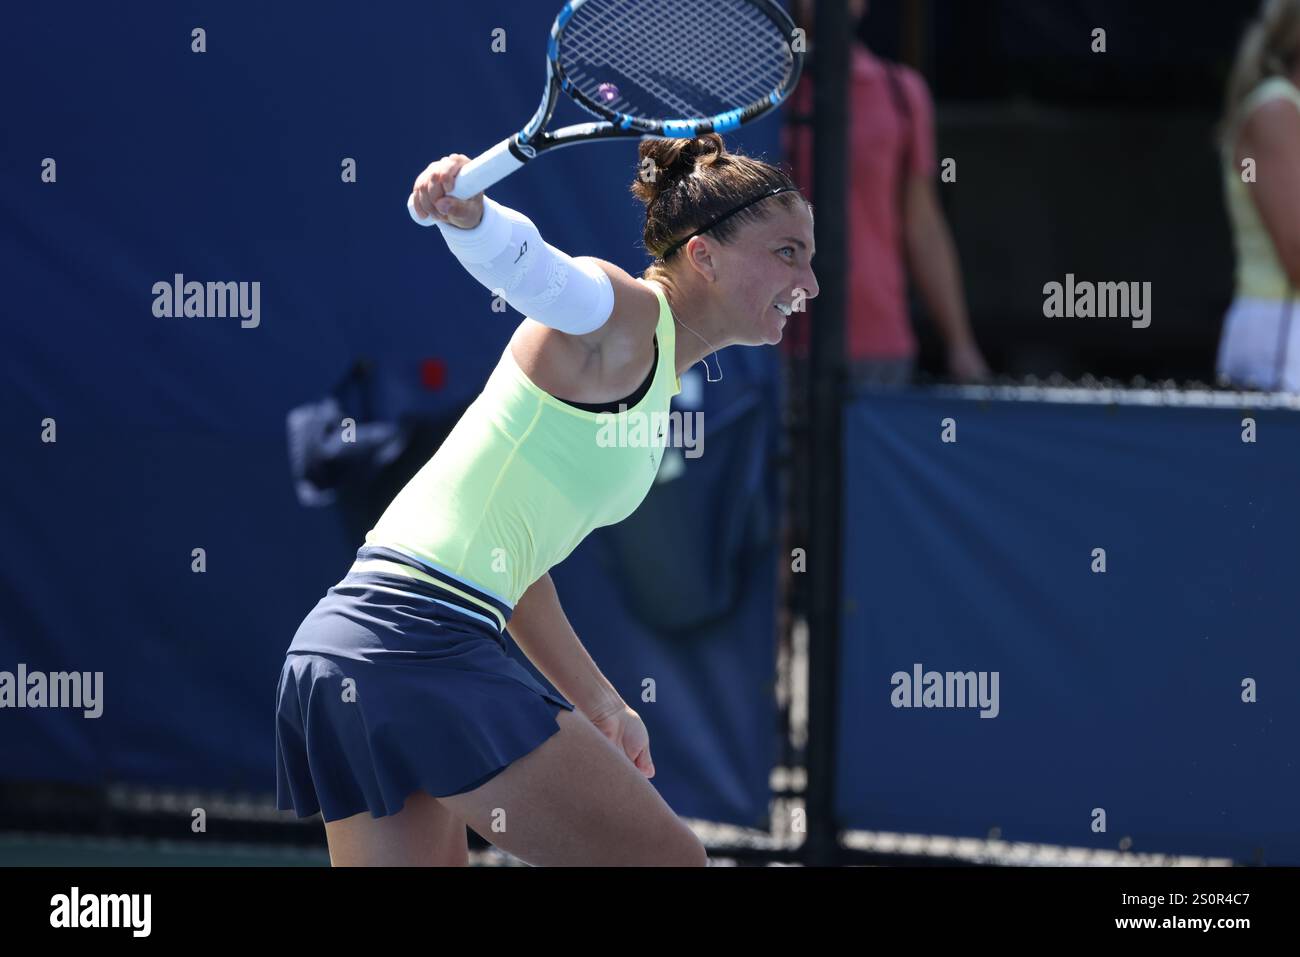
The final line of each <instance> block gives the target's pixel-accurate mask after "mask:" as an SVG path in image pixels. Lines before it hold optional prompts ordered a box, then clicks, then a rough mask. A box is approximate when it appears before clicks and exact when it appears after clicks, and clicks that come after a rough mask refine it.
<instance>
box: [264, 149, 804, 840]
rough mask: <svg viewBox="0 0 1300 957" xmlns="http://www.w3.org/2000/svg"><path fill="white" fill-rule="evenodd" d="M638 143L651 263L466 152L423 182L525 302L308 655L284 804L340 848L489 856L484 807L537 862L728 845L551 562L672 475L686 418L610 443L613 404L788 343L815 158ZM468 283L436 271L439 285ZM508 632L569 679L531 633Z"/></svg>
mask: <svg viewBox="0 0 1300 957" xmlns="http://www.w3.org/2000/svg"><path fill="white" fill-rule="evenodd" d="M639 153H640V158H641V160H642V163H641V164H639V165H638V176H637V178H636V181H635V182H634V184H633V186H632V191H633V193H634V194H635V195H636V196H637V197H638V198H639V199H641V200H642V202H643V203H644V204H645V207H646V222H645V228H644V232H643V240H644V242H645V246H646V249H647V250H649V251H650V252H651V253H652V254H654V255H655V256H656V257H657V258H656V260H655V261H654V262H653V263H652V264H651V265H650V267H649V268H648V269H646V270H645V273H644V275H642V276H640V277H632V276H630V275H628V274H627V273H626V272H624V271H623V270H622V269H620V268H619V267H617V266H615V265H613V264H611V263H608V262H605V261H603V260H599V259H594V258H591V257H585V256H584V257H578V258H573V257H570V256H569V255H567V254H566V253H564V252H562V251H561V250H558V249H556V248H554V247H553V246H551V245H549V244H548V243H546V242H545V241H544V240H543V239H542V237H541V236H540V235H539V234H538V230H537V227H536V226H535V225H534V224H533V223H532V221H531V220H529V219H528V218H527V217H526V216H524V215H522V214H520V213H517V212H515V211H514V210H511V209H508V208H506V207H504V206H502V205H500V204H499V203H496V202H495V201H493V200H492V199H490V198H489V197H487V196H485V195H483V194H482V193H480V194H478V195H477V196H475V197H473V198H471V199H466V200H459V199H454V198H452V197H451V196H449V195H447V193H448V192H449V191H450V190H452V189H453V188H454V185H455V180H456V174H457V172H458V171H459V169H460V168H461V167H462V166H463V165H464V163H465V162H467V161H468V157H467V156H465V155H463V154H459V153H458V154H455V155H453V156H448V157H443V159H441V160H439V161H438V162H436V163H433V164H431V165H430V166H429V167H428V169H426V170H425V171H424V172H423V173H422V174H421V175H420V177H419V178H418V179H417V180H416V182H415V185H414V188H413V190H412V198H411V201H412V204H413V206H414V208H415V209H416V211H417V212H418V213H419V214H420V215H421V216H422V217H424V218H428V217H430V216H432V217H433V218H434V219H435V220H436V221H437V224H438V227H439V230H440V231H441V233H442V236H443V238H444V239H445V240H446V243H447V246H448V248H449V249H450V251H451V252H452V253H453V255H454V256H455V257H456V258H457V259H458V260H459V261H460V263H461V264H462V265H463V266H464V267H465V269H466V271H468V272H469V273H470V274H471V275H472V276H473V277H474V278H475V279H477V280H478V281H479V282H481V283H482V284H483V285H484V286H485V287H486V288H487V289H489V290H491V291H492V294H493V295H498V296H502V297H503V298H504V299H505V300H506V301H507V302H508V303H509V304H510V305H511V306H513V307H514V308H515V309H517V310H518V311H519V312H521V313H523V314H524V315H525V316H526V318H525V319H524V321H523V322H522V323H520V325H519V327H518V328H517V329H516V330H515V333H514V336H513V338H512V339H511V341H510V343H509V344H508V345H507V347H506V349H505V350H504V351H503V352H502V354H501V358H500V360H499V362H498V363H497V366H496V368H495V369H494V370H493V372H492V374H491V376H490V377H489V378H488V381H487V384H486V385H485V386H484V388H483V391H482V393H481V394H480V395H479V396H478V397H477V398H476V399H475V400H474V402H473V403H471V405H470V407H469V408H468V409H467V410H466V412H465V414H464V416H463V417H462V418H461V419H460V421H459V422H458V423H457V424H456V426H455V428H454V429H453V430H452V432H451V433H450V434H449V435H448V437H447V439H446V440H445V441H444V442H443V444H442V445H441V447H439V449H438V451H437V452H436V453H435V454H434V456H433V457H432V458H431V459H430V460H429V461H428V462H427V463H426V464H425V465H424V467H423V468H422V469H421V470H420V471H419V472H418V473H417V474H416V475H415V476H414V477H413V478H412V479H411V481H410V482H409V483H408V484H407V485H406V487H405V488H404V489H403V490H402V491H401V492H400V493H399V494H398V495H397V497H396V498H395V499H394V500H393V501H392V503H391V504H390V505H389V507H388V509H387V510H386V511H385V512H384V514H383V515H382V516H381V517H380V518H379V520H378V522H377V523H376V525H375V527H374V528H373V529H371V530H370V532H369V533H368V534H367V536H366V541H365V545H364V546H362V547H361V548H360V550H359V551H358V552H357V556H356V561H355V563H354V564H353V565H352V568H351V569H350V570H349V572H348V574H347V576H346V577H345V578H344V579H343V580H342V581H340V582H339V583H338V584H336V585H335V586H334V587H332V588H331V589H330V590H329V591H328V592H327V594H326V596H325V597H324V598H323V599H322V600H321V601H320V602H319V603H318V604H317V606H316V607H315V608H314V609H313V610H312V612H311V613H310V614H309V615H308V616H307V617H306V619H304V621H303V622H302V624H301V625H300V626H299V628H298V631H297V633H296V634H295V636H294V639H293V641H292V643H291V644H290V646H289V649H288V652H287V654H286V656H285V662H284V665H283V667H282V669H281V674H280V684H279V689H278V696H277V724H276V729H277V730H276V739H277V802H278V805H277V806H278V807H279V808H280V809H282V810H294V811H295V812H296V813H297V814H298V816H299V817H305V816H307V815H309V814H314V813H316V812H317V811H320V812H321V816H322V818H323V819H324V821H325V831H326V838H327V840H328V843H329V851H330V860H331V862H332V863H333V864H336V865H356V864H382V865H421V864H422V865H439V864H464V863H466V862H467V859H468V850H467V844H466V830H465V829H466V827H467V826H468V827H470V828H473V830H475V831H476V832H477V833H479V834H480V835H482V836H483V838H484V839H485V840H488V841H490V842H492V843H493V844H495V845H496V846H498V847H499V848H501V849H503V850H505V851H507V852H509V853H511V854H513V855H515V856H516V857H518V858H520V859H521V860H523V861H525V862H527V863H530V864H535V865H580V864H581V865H609V864H632V865H697V866H698V865H703V864H706V863H707V861H708V858H707V855H706V853H705V851H704V847H703V845H702V844H701V843H700V841H699V839H698V838H697V837H696V836H695V834H694V833H693V832H692V831H691V829H690V828H689V827H687V826H686V824H685V823H683V822H682V821H681V820H680V819H679V818H678V817H677V816H676V815H675V814H674V813H673V812H672V810H671V808H669V807H668V805H667V803H666V802H665V801H664V800H663V798H662V797H661V796H660V795H659V792H658V791H657V790H655V788H654V786H653V785H651V784H650V782H649V780H647V779H648V778H650V777H652V776H653V775H654V762H653V760H652V759H651V757H650V748H649V737H648V734H647V732H646V728H645V725H644V723H643V722H642V721H641V719H640V717H639V716H638V715H637V714H636V712H635V711H633V710H632V709H631V708H630V707H628V705H627V704H626V703H625V702H624V701H623V699H622V698H621V697H620V695H619V694H618V692H617V690H616V689H615V688H614V686H613V685H612V684H611V683H610V682H609V680H608V679H606V678H605V676H604V675H602V674H601V672H600V669H599V668H597V667H596V664H595V662H594V661H592V659H591V657H590V655H588V654H587V652H586V650H585V649H584V648H583V646H582V643H581V642H580V641H579V639H578V636H577V635H576V634H575V633H574V631H573V628H572V627H571V626H570V625H569V622H568V620H567V619H566V617H565V615H564V611H563V610H562V608H561V607H560V602H559V597H558V596H557V594H556V590H555V586H554V584H553V583H552V581H551V576H550V574H549V571H548V570H549V569H550V568H552V567H554V566H555V565H556V564H558V563H559V562H561V561H562V560H563V559H564V558H565V557H566V556H567V555H569V553H570V552H571V551H572V550H573V549H574V548H575V547H576V546H577V545H578V543H579V542H580V541H581V540H582V539H583V538H584V537H585V536H586V535H587V534H588V533H589V532H591V531H592V530H593V529H594V528H598V527H600V526H603V525H611V524H614V523H616V522H620V521H622V520H623V519H624V518H626V517H627V516H628V515H630V514H631V513H632V512H633V511H634V510H635V509H636V507H637V506H638V505H639V504H640V502H641V501H642V499H644V497H645V495H646V494H647V492H649V490H650V487H651V485H652V483H653V481H654V478H655V475H656V472H657V470H658V466H659V462H660V460H661V458H662V455H663V449H664V441H663V440H664V435H663V434H662V432H657V433H656V430H655V429H653V428H652V429H648V430H647V429H645V428H641V429H638V428H636V426H635V424H633V425H631V426H630V427H629V428H628V429H626V431H624V430H623V429H622V428H619V429H618V430H617V434H618V435H620V436H621V435H626V436H629V437H632V436H637V435H641V436H643V437H644V436H647V435H648V436H649V437H650V438H649V440H648V441H646V442H639V441H633V440H632V438H628V439H627V440H626V441H624V440H622V439H620V443H621V444H619V443H615V444H611V443H609V442H607V441H602V439H601V437H602V434H603V435H605V436H606V437H607V436H608V435H610V434H613V433H614V431H615V430H611V429H610V428H609V424H610V420H614V419H619V418H620V417H631V416H641V415H647V416H649V417H650V420H651V421H652V422H653V421H655V418H654V417H655V416H660V417H662V418H660V419H659V421H663V420H664V419H666V416H667V413H668V409H669V403H670V400H671V399H672V397H673V396H674V395H676V394H677V393H678V392H680V391H681V382H680V379H679V376H680V374H681V372H682V371H683V370H685V369H687V368H689V367H690V366H691V365H692V364H694V363H695V362H697V361H700V360H701V358H702V357H703V356H705V355H706V354H708V353H710V352H714V351H717V350H720V349H723V348H724V347H726V346H729V345H749V346H761V345H772V344H775V343H778V342H780V340H781V335H782V329H783V327H784V326H785V322H786V319H787V318H788V317H789V315H790V313H791V311H792V309H793V308H794V303H795V301H796V300H797V299H800V300H801V299H803V298H812V297H814V296H816V295H817V291H818V289H817V280H816V278H815V277H814V276H813V272H812V266H811V260H812V257H813V255H814V253H815V251H816V250H815V248H814V242H813V220H812V211H811V207H810V206H809V204H808V202H807V201H806V200H805V199H804V198H803V196H802V195H801V194H800V193H799V190H798V188H797V187H796V186H795V184H794V183H793V182H792V181H791V180H790V178H789V177H788V176H787V175H786V174H785V173H784V172H783V171H782V170H780V169H779V168H777V167H775V166H772V165H770V164H768V163H765V162H762V161H760V160H757V159H753V158H750V157H747V156H743V155H740V154H736V153H731V152H728V150H727V149H726V146H725V144H724V143H723V140H722V137H721V136H719V135H718V134H717V133H705V134H702V135H700V136H696V137H693V138H691V139H650V140H645V141H642V143H641V144H640V147H639ZM646 160H650V161H652V162H651V163H650V164H646V163H645V162H644V161H646ZM647 168H650V169H652V170H653V172H654V175H653V176H649V177H646V176H644V172H645V170H646V169H647ZM445 281H446V280H445V278H444V277H442V276H439V275H437V274H431V275H430V278H429V289H430V291H431V292H432V293H433V295H434V296H436V294H437V287H438V286H439V285H440V284H442V283H444V282H445ZM485 311H486V310H485ZM443 321H445V322H448V323H454V322H455V321H456V319H455V318H454V317H446V316H444V317H443ZM465 321H476V320H475V319H474V318H469V319H466V320H465ZM679 327H680V331H679ZM619 397H621V398H619ZM664 600H665V601H672V600H673V596H671V595H665V596H664ZM507 630H508V631H509V633H510V635H511V637H512V638H513V639H514V640H515V642H516V643H517V644H518V645H519V647H520V648H521V649H522V650H523V652H524V654H525V655H527V657H528V658H529V660H530V661H532V663H533V664H535V665H536V666H537V668H538V670H539V671H540V672H541V673H542V674H543V675H545V676H546V678H547V679H549V681H550V682H551V684H552V685H554V687H555V688H556V689H557V690H558V692H559V694H558V695H557V694H552V693H551V692H550V691H549V690H547V689H545V688H543V687H542V686H541V683H540V682H538V681H537V680H536V679H535V678H534V677H533V676H532V675H531V674H530V673H529V672H528V671H527V669H525V668H524V667H522V666H521V665H520V664H519V663H518V662H517V661H515V660H514V659H513V658H511V657H510V656H509V654H508V653H507V645H506V642H505V638H504V633H505V632H506V631H507ZM570 702H572V703H570Z"/></svg>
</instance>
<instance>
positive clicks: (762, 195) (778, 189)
mask: <svg viewBox="0 0 1300 957" xmlns="http://www.w3.org/2000/svg"><path fill="white" fill-rule="evenodd" d="M790 192H796V193H797V192H798V190H797V189H795V188H794V187H793V186H773V187H772V188H771V189H769V190H768V191H767V192H766V193H760V194H759V195H757V196H755V197H754V198H753V199H749V200H746V201H745V202H743V203H741V204H740V205H739V206H737V207H736V208H735V209H729V210H727V211H726V212H725V213H723V214H722V215H721V216H715V217H714V218H713V219H711V220H709V222H708V224H707V225H704V226H701V227H700V228H699V229H697V230H695V232H693V233H691V234H690V235H689V236H683V237H682V238H681V239H679V240H677V242H675V243H673V244H672V245H671V246H669V247H668V248H667V249H665V250H664V254H663V255H662V256H660V257H659V261H660V262H663V261H664V260H665V259H667V258H668V257H669V256H671V255H672V254H673V253H675V252H677V250H678V248H679V247H681V246H682V245H683V244H685V243H687V242H689V241H690V240H691V239H692V238H693V237H695V236H698V235H699V234H700V233H706V232H708V231H709V230H710V229H712V228H713V227H714V226H716V225H718V223H720V222H722V221H723V220H724V219H726V218H727V217H728V216H733V215H735V214H736V213H738V212H740V211H741V210H742V209H746V208H748V207H750V206H753V205H754V204H755V203H757V202H759V201H760V200H764V199H767V198H768V197H770V196H776V195H777V194H778V193H790Z"/></svg>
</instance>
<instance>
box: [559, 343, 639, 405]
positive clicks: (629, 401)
mask: <svg viewBox="0 0 1300 957" xmlns="http://www.w3.org/2000/svg"><path fill="white" fill-rule="evenodd" d="M658 371H659V337H658V336H655V361H654V365H652V366H650V374H649V375H647V376H646V377H645V381H644V382H642V383H641V385H640V386H638V387H637V390H636V391H635V392H633V393H632V394H631V395H629V396H627V397H626V398H623V399H617V400H615V401H613V402H570V401H569V400H568V399H560V397H559V396H558V395H557V396H556V397H555V398H557V399H560V401H561V402H563V403H564V404H565V405H571V406H573V407H574V408H575V409H582V410H583V411H584V412H618V408H619V406H621V405H625V406H627V407H628V408H629V409H630V408H631V407H632V406H634V405H636V404H637V403H638V402H640V401H641V400H642V399H644V398H645V396H646V393H647V392H649V391H650V386H651V385H653V384H654V381H655V373H656V372H658Z"/></svg>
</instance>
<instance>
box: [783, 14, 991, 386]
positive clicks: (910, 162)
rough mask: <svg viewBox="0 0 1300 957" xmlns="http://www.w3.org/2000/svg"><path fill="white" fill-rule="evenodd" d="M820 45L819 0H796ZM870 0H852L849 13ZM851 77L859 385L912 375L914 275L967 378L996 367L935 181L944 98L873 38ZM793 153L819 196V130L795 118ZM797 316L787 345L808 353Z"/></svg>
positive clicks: (848, 330) (896, 381) (952, 362)
mask: <svg viewBox="0 0 1300 957" xmlns="http://www.w3.org/2000/svg"><path fill="white" fill-rule="evenodd" d="M795 7H796V9H795V13H796V17H797V20H798V22H799V23H800V25H801V26H803V28H804V29H805V30H806V31H807V34H808V38H809V44H808V46H809V51H810V53H813V54H814V55H815V52H816V51H815V49H814V47H813V45H812V18H813V2H812V0H798V2H797V3H796V4H795ZM866 8H867V0H849V16H850V23H851V24H852V25H853V27H854V34H855V36H856V34H857V30H856V27H857V24H858V23H859V21H860V20H861V19H862V17H863V16H864V15H865V13H866ZM851 47H852V52H851V59H850V71H851V72H850V77H849V89H848V96H849V106H848V112H849V131H848V136H849V151H850V152H849V162H848V168H849V184H848V214H849V219H848V241H849V249H848V275H847V277H846V282H847V288H846V294H847V297H848V313H847V315H846V316H845V341H844V348H845V359H846V363H847V371H848V376H849V381H850V382H851V383H853V384H856V385H901V384H904V383H906V382H907V381H908V380H909V379H910V378H911V376H912V372H913V369H914V367H915V364H916V354H917V342H916V336H915V334H914V333H913V331H912V325H911V321H910V318H909V315H908V308H907V280H908V278H909V276H910V278H911V279H912V281H913V282H915V283H916V286H917V290H918V292H919V293H920V295H921V298H922V299H923V301H924V302H925V305H926V307H927V309H928V311H929V314H930V315H931V316H933V317H934V320H935V323H936V324H937V325H938V327H939V331H940V333H941V334H942V336H943V339H944V343H945V346H946V349H947V365H948V371H949V372H950V374H951V375H952V377H953V378H954V379H957V380H958V381H963V382H969V381H975V380H979V379H983V378H986V377H987V376H988V374H989V370H988V366H987V364H986V363H985V361H984V356H983V355H982V354H981V352H980V349H979V346H978V345H977V344H976V342H975V336H974V334H973V333H972V331H971V327H970V321H969V318H968V316H967V313H966V300H965V295H964V293H963V291H962V282H961V267H960V265H959V263H958V260H957V252H956V248H955V246H954V245H953V241H952V234H951V233H950V232H949V229H948V224H947V222H946V221H945V220H944V216H943V211H942V209H941V208H940V205H939V197H938V193H937V189H936V186H935V178H936V175H937V172H938V169H937V164H936V161H935V149H934V109H933V105H932V103H931V100H930V93H929V90H928V89H927V87H926V83H925V80H924V79H923V78H922V77H921V75H920V74H919V73H917V72H916V71H915V70H913V69H911V68H909V67H906V66H902V65H898V64H890V63H886V62H885V61H884V60H881V59H879V58H877V57H876V56H874V55H873V54H872V52H871V51H870V50H869V49H867V47H866V45H865V44H864V43H861V42H858V41H857V40H855V41H854V42H853V43H852V45H851ZM812 97H813V81H812V78H811V77H805V79H804V81H803V82H802V83H800V85H799V88H798V89H797V90H796V91H795V93H794V96H793V97H792V98H791V103H792V105H793V108H794V111H795V114H796V115H799V114H803V115H809V114H811V112H812V103H813V99H812ZM786 132H787V136H786V154H787V156H788V157H789V158H790V161H791V166H792V167H793V170H794V178H795V180H796V181H797V182H799V183H800V185H801V187H802V188H803V190H804V195H806V196H809V197H811V195H812V190H811V186H812V171H813V166H812V129H811V127H809V126H801V127H794V126H792V127H787V131H786ZM799 319H800V320H801V321H800V322H799V323H797V324H796V322H795V319H794V318H793V317H792V319H791V321H790V326H792V327H793V328H791V329H789V330H787V331H788V332H791V333H793V335H788V336H787V339H788V340H789V344H788V346H787V351H788V352H789V353H792V354H795V355H801V356H802V355H806V354H807V352H806V350H807V337H808V324H807V315H806V314H805V315H804V316H801V317H799Z"/></svg>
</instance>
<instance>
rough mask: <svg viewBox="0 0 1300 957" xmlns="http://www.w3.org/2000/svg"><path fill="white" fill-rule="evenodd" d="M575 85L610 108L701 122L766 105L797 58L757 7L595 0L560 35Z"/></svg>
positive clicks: (738, 1)
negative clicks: (754, 104) (766, 101)
mask: <svg viewBox="0 0 1300 957" xmlns="http://www.w3.org/2000/svg"><path fill="white" fill-rule="evenodd" d="M558 56H559V61H560V65H561V67H562V68H563V70H564V73H565V76H566V77H568V79H569V81H570V82H571V83H572V84H573V85H574V86H575V87H576V88H577V89H578V90H579V91H581V92H582V93H583V94H584V95H585V96H587V97H588V98H590V99H592V100H594V101H595V102H597V103H599V104H600V105H601V106H603V107H605V108H606V109H611V110H617V111H619V112H622V113H627V114H629V115H632V116H637V117H645V118H649V119H663V118H669V117H671V118H674V119H676V118H682V119H686V118H703V117H708V116H712V115H714V114H717V113H722V112H725V111H728V110H734V109H739V108H741V107H744V106H748V105H749V104H751V103H756V102H759V101H762V100H765V99H767V97H768V96H769V95H770V94H771V93H773V92H774V91H776V90H779V89H781V87H782V86H783V84H784V83H785V81H786V79H787V78H788V76H789V75H790V71H791V68H792V65H793V59H794V58H793V55H792V54H791V52H790V48H789V45H788V43H787V38H786V37H785V36H784V35H783V34H782V33H781V31H780V29H779V28H778V27H777V25H776V24H775V23H774V22H773V21H772V20H771V19H769V18H768V17H767V15H766V14H764V13H763V12H762V11H761V10H760V9H758V7H756V6H755V5H754V4H753V3H751V2H749V0H587V2H586V3H584V4H583V5H582V6H581V7H579V8H578V10H576V11H575V12H574V15H573V17H572V19H571V20H570V21H569V23H568V24H567V26H566V27H565V29H564V31H563V32H562V33H561V35H560V37H559V50H558Z"/></svg>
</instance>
